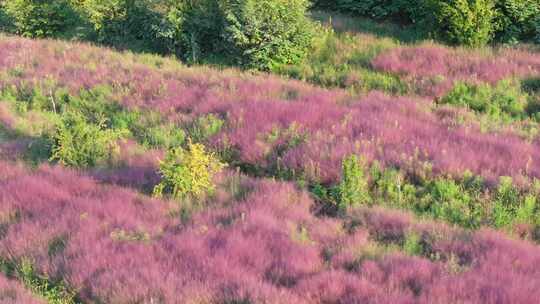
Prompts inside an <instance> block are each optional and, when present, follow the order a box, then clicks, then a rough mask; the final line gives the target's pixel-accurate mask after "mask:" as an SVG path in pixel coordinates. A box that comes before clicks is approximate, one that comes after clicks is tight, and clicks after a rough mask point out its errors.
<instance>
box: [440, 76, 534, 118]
mask: <svg viewBox="0 0 540 304" xmlns="http://www.w3.org/2000/svg"><path fill="white" fill-rule="evenodd" d="M527 99H528V95H527V94H526V93H525V92H523V91H522V89H521V86H520V85H519V84H515V83H514V82H513V81H510V80H504V81H501V82H499V83H498V84H497V85H495V86H491V85H489V84H468V83H464V82H458V83H456V85H455V86H454V88H453V89H452V90H451V91H450V92H448V93H447V94H446V95H445V96H444V97H442V98H441V99H440V100H439V103H443V104H450V105H454V106H461V107H467V108H469V109H471V110H473V111H475V112H478V113H482V114H487V115H489V116H490V117H491V118H493V119H496V120H503V121H511V120H517V119H524V118H526V117H527V102H528V100H527Z"/></svg>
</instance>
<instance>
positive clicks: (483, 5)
mask: <svg viewBox="0 0 540 304" xmlns="http://www.w3.org/2000/svg"><path fill="white" fill-rule="evenodd" d="M435 7H436V13H437V21H438V27H439V31H440V32H441V33H442V34H443V37H444V39H445V40H447V41H448V42H451V43H455V44H459V45H467V46H472V47H479V46H483V45H485V44H487V43H488V42H490V41H491V38H492V36H493V33H494V31H495V27H494V19H495V16H496V14H495V9H494V4H493V0H444V1H437V4H436V5H435Z"/></svg>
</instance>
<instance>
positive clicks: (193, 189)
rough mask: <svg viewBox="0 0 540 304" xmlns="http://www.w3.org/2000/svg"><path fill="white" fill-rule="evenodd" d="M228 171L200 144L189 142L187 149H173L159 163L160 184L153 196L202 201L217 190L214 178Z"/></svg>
mask: <svg viewBox="0 0 540 304" xmlns="http://www.w3.org/2000/svg"><path fill="white" fill-rule="evenodd" d="M224 167H225V165H224V164H222V163H221V162H220V161H219V160H218V159H217V158H216V156H215V155H214V154H213V153H209V152H206V150H205V148H204V146H203V145H201V144H194V143H191V142H189V143H188V147H187V149H183V148H180V147H179V148H172V149H170V150H169V151H168V153H167V155H166V157H165V159H164V160H163V161H162V162H161V163H160V166H159V172H160V174H161V177H162V180H161V182H160V183H159V184H158V185H156V186H155V188H154V195H155V196H158V197H161V196H163V195H164V194H170V195H171V197H173V198H175V199H181V198H185V197H187V196H190V197H195V198H197V197H201V196H203V195H204V194H206V193H209V192H211V191H213V190H214V184H213V178H214V175H215V174H217V173H219V171H221V170H222V169H223V168H224Z"/></svg>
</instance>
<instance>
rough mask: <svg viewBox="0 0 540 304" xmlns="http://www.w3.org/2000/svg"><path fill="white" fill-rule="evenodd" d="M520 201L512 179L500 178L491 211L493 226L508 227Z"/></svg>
mask: <svg viewBox="0 0 540 304" xmlns="http://www.w3.org/2000/svg"><path fill="white" fill-rule="evenodd" d="M520 201H521V198H520V193H519V190H518V189H517V188H516V187H515V186H514V184H513V181H512V178H511V177H508V176H502V177H501V178H500V180H499V186H498V187H497V192H496V194H495V201H494V206H493V210H492V219H493V225H494V226H495V227H498V228H499V227H508V226H510V225H511V224H512V222H513V221H514V216H515V213H516V210H517V209H518V208H519V204H520Z"/></svg>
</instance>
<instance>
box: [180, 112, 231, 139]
mask: <svg viewBox="0 0 540 304" xmlns="http://www.w3.org/2000/svg"><path fill="white" fill-rule="evenodd" d="M224 123H225V122H224V121H223V120H222V119H220V118H219V117H217V116H216V115H214V114H208V115H204V116H200V117H197V119H196V120H195V121H194V122H193V124H192V126H191V128H190V129H189V134H190V136H191V138H192V139H193V140H194V141H195V142H203V141H205V140H207V139H209V138H210V137H212V136H214V135H216V134H217V133H219V131H221V128H222V127H223V124H224Z"/></svg>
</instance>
